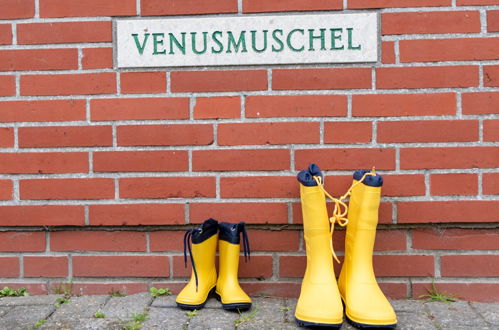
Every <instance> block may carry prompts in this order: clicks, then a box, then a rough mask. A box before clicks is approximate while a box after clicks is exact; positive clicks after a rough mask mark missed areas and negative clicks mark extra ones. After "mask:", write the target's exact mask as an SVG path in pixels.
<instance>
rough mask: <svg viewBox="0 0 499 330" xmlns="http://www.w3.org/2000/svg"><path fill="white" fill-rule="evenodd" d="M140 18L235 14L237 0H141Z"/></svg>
mask: <svg viewBox="0 0 499 330" xmlns="http://www.w3.org/2000/svg"><path fill="white" fill-rule="evenodd" d="M140 8H141V15H142V16H153V15H194V14H222V13H237V0H211V1H206V0H204V1H200V0H170V1H162V0H142V1H141V3H140Z"/></svg>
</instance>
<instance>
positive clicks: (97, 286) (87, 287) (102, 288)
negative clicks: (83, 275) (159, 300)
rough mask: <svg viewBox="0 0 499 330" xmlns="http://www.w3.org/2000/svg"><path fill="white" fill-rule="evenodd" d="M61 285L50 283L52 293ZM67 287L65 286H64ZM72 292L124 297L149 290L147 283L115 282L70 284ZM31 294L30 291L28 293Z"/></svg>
mask: <svg viewBox="0 0 499 330" xmlns="http://www.w3.org/2000/svg"><path fill="white" fill-rule="evenodd" d="M61 284H66V283H57V282H54V281H51V282H50V288H51V291H52V292H55V291H56V290H58V289H59V288H60V285H61ZM66 285H67V284H66ZM71 288H72V292H73V293H74V294H77V295H110V294H111V292H116V291H119V292H121V293H123V294H125V295H133V294H136V293H142V292H146V291H148V290H149V286H148V284H147V283H142V282H121V281H120V282H116V281H113V282H111V283H95V282H71ZM30 292H31V291H30Z"/></svg>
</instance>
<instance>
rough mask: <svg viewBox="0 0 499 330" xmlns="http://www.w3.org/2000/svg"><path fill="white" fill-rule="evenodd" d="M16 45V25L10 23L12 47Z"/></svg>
mask: <svg viewBox="0 0 499 330" xmlns="http://www.w3.org/2000/svg"><path fill="white" fill-rule="evenodd" d="M16 45H17V24H16V23H12V46H16Z"/></svg>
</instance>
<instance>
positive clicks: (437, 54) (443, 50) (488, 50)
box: [399, 38, 499, 62]
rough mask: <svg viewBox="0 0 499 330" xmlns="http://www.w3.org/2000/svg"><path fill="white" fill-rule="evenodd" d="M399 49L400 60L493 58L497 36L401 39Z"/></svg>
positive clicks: (498, 43) (494, 56)
mask: <svg viewBox="0 0 499 330" xmlns="http://www.w3.org/2000/svg"><path fill="white" fill-rule="evenodd" d="M399 49H400V61H401V62H440V61H485V60H495V59H497V53H498V52H499V38H452V39H421V40H401V41H400V42H399Z"/></svg>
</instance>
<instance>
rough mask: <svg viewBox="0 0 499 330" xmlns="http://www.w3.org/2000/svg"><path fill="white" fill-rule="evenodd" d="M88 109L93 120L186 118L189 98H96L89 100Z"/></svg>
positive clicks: (187, 116)
mask: <svg viewBox="0 0 499 330" xmlns="http://www.w3.org/2000/svg"><path fill="white" fill-rule="evenodd" d="M90 111H91V114H90V117H91V119H92V120H93V121H104V120H155V119H188V118H189V99H188V98H183V97H182V98H181V97H171V98H127V99H119V98H116V99H97V100H91V101H90Z"/></svg>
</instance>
